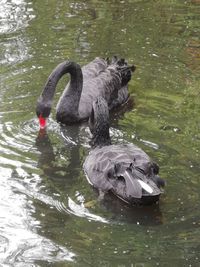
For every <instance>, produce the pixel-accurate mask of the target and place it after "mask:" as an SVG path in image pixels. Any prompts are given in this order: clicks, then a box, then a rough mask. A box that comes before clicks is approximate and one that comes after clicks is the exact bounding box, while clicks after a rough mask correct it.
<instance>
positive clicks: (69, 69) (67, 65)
mask: <svg viewBox="0 0 200 267" xmlns="http://www.w3.org/2000/svg"><path fill="white" fill-rule="evenodd" d="M66 73H69V74H70V76H71V80H70V88H73V90H74V91H76V93H81V91H82V82H83V75H82V71H81V67H80V66H79V65H78V64H76V63H75V62H71V61H65V62H63V63H60V64H59V65H58V66H57V67H56V68H55V69H54V70H53V71H52V73H51V74H50V76H49V78H48V80H47V82H46V84H45V86H44V89H43V92H42V94H41V96H42V98H43V99H45V100H46V101H52V99H53V96H54V94H55V89H56V86H57V83H58V81H59V80H60V79H61V77H62V76H63V75H64V74H66Z"/></svg>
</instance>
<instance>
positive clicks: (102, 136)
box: [91, 128, 111, 148]
mask: <svg viewBox="0 0 200 267" xmlns="http://www.w3.org/2000/svg"><path fill="white" fill-rule="evenodd" d="M91 145H92V147H93V148H95V147H103V146H109V145H111V139H110V134H109V131H105V128H104V131H102V132H96V133H95V132H94V133H93V137H92V140H91Z"/></svg>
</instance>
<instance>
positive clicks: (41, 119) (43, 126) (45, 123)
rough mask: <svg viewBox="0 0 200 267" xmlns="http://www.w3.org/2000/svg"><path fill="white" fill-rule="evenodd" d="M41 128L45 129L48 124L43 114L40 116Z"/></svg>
mask: <svg viewBox="0 0 200 267" xmlns="http://www.w3.org/2000/svg"><path fill="white" fill-rule="evenodd" d="M39 123H40V129H44V128H45V127H46V126H47V119H46V118H43V117H42V115H40V117H39Z"/></svg>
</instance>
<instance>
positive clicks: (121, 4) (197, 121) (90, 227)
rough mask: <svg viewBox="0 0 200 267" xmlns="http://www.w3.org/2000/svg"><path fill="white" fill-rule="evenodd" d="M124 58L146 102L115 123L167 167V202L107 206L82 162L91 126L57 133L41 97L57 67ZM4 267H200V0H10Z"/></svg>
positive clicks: (4, 70) (4, 38)
mask: <svg viewBox="0 0 200 267" xmlns="http://www.w3.org/2000/svg"><path fill="white" fill-rule="evenodd" d="M112 55H119V56H121V57H125V58H126V59H127V60H128V62H129V63H134V64H135V65H136V67H137V70H136V72H135V73H134V75H133V78H132V80H131V82H130V84H129V91H130V93H131V96H132V99H133V100H134V105H133V107H131V108H129V109H128V111H126V112H125V113H123V112H116V114H114V115H112V118H111V136H112V139H113V141H114V142H116V143H117V142H120V143H121V142H132V143H135V144H137V145H138V146H140V147H141V148H143V149H144V150H145V151H146V152H147V153H148V154H149V155H150V156H151V157H152V158H153V159H154V160H155V161H156V162H157V163H158V164H159V166H160V176H161V177H163V178H164V179H165V180H166V182H167V186H166V189H165V193H164V194H163V195H162V196H161V199H160V203H159V205H155V206H151V207H129V206H126V205H125V204H123V203H121V201H119V200H117V199H116V198H114V197H112V196H107V198H106V199H105V200H104V201H103V202H98V201H97V194H96V192H95V191H94V190H93V189H92V188H91V186H90V185H89V184H88V182H87V180H86V178H85V176H84V173H83V170H82V164H83V162H84V159H85V157H86V156H87V154H88V152H89V149H90V146H89V140H90V135H89V129H88V127H87V123H85V124H82V125H74V126H68V127H65V128H61V127H60V125H59V124H57V123H56V121H55V105H56V102H57V100H58V98H59V96H60V93H61V92H62V90H63V88H64V86H65V84H66V82H67V81H68V77H64V78H62V80H61V81H60V83H59V85H58V88H57V93H56V96H55V103H54V110H53V114H52V115H51V118H50V120H49V124H48V135H46V136H44V137H43V138H41V137H38V122H37V119H36V116H35V105H36V100H37V98H38V96H39V94H40V92H41V90H42V88H43V86H44V83H45V81H46V79H47V77H48V75H49V74H50V72H51V71H52V69H53V68H54V67H55V66H56V65H57V64H58V63H60V62H62V61H63V60H65V59H71V60H73V61H76V62H78V63H79V64H81V65H84V64H86V63H88V62H89V61H90V60H92V59H93V58H95V57H96V56H102V57H107V56H112ZM0 66H1V68H0V81H1V85H0V100H1V105H0V131H1V137H0V152H1V154H0V210H1V212H0V265H1V264H2V266H17V267H18V266H20V267H21V266H28V267H29V266H34V267H35V266H41V267H44V266H55V267H57V266H59V267H61V266H62V267H65V266H81V267H82V266H83V267H84V266H106V267H109V266H117V267H122V266H123V267H136V266H137V267H139V266H140V267H143V266H145V267H149V266H153V267H154V266H195V267H196V266H200V256H199V255H200V241H199V235H200V209H199V203H200V201H199V200H200V197H199V195H200V193H199V192H200V182H199V181H200V176H199V173H200V172H199V171H200V163H199V161H200V155H199V149H200V133H199V130H200V118H199V114H200V100H199V99H200V98H199V96H200V75H199V73H200V1H199V0H190V1H182V0H180V1H178V0H169V1H164V0H157V1H155V0H154V1H153V0H150V1H145V0H137V1H134V0H132V1H118V0H115V1H114V0H113V1H95V0H90V1H89V0H88V1H76V2H73V1H67V0H66V1H64V0H59V1H56V0H51V1H50V0H43V1H39V0H34V1H33V0H32V1H28V0H9V1H8V0H0Z"/></svg>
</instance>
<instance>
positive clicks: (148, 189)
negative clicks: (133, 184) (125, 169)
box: [131, 167, 161, 196]
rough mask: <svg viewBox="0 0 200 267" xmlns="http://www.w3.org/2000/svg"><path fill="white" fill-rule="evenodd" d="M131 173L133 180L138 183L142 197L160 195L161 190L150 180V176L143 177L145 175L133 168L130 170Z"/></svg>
mask: <svg viewBox="0 0 200 267" xmlns="http://www.w3.org/2000/svg"><path fill="white" fill-rule="evenodd" d="M131 173H132V176H133V177H134V179H136V180H137V181H138V182H139V183H140V185H141V187H142V194H143V195H151V196H153V195H159V194H161V190H160V189H159V188H158V186H157V184H156V183H155V182H154V180H153V179H152V176H148V175H145V173H144V172H143V171H142V170H141V169H138V168H137V167H136V168H135V167H133V168H132V169H131Z"/></svg>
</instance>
